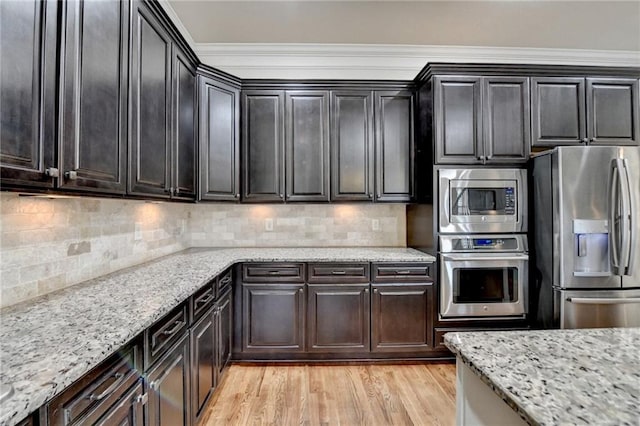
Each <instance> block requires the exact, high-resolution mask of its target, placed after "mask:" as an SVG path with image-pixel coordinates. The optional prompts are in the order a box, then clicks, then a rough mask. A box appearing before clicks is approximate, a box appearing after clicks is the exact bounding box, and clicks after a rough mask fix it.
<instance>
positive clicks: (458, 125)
mask: <svg viewBox="0 0 640 426" xmlns="http://www.w3.org/2000/svg"><path fill="white" fill-rule="evenodd" d="M480 80H481V79H480V77H456V76H453V77H450V76H441V77H434V79H433V93H434V95H433V120H434V126H435V150H436V156H435V161H436V164H477V163H482V157H483V156H484V155H485V154H484V150H483V144H482V122H481V116H482V113H481V108H482V106H481V103H480V96H481V94H480V93H481V92H480V91H481V87H480Z"/></svg>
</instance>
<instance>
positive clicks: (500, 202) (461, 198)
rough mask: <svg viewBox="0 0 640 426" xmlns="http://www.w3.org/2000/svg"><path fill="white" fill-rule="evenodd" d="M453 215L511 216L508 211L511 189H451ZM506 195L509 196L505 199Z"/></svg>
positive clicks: (510, 212)
mask: <svg viewBox="0 0 640 426" xmlns="http://www.w3.org/2000/svg"><path fill="white" fill-rule="evenodd" d="M451 192H452V194H451V195H452V197H451V199H452V200H453V205H452V206H451V211H452V212H453V214H454V215H462V216H465V215H466V216H468V215H475V214H482V215H485V214H513V213H514V212H512V211H510V210H512V209H510V207H511V205H510V204H511V202H510V201H509V202H508V201H507V198H512V197H511V194H513V188H452V191H451ZM507 194H509V195H510V196H509V197H507Z"/></svg>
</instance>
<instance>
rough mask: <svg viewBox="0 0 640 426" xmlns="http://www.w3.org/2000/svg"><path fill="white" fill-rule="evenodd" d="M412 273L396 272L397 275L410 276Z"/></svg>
mask: <svg viewBox="0 0 640 426" xmlns="http://www.w3.org/2000/svg"><path fill="white" fill-rule="evenodd" d="M410 273H411V271H396V274H397V275H409V274H410Z"/></svg>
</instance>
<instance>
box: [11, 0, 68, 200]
mask: <svg viewBox="0 0 640 426" xmlns="http://www.w3.org/2000/svg"><path fill="white" fill-rule="evenodd" d="M62 5H63V4H62V3H59V2H57V1H30V0H27V1H0V62H1V63H2V73H1V79H0V173H1V177H2V185H3V186H5V185H18V186H27V187H29V186H30V187H41V188H53V186H54V184H55V177H57V176H59V169H58V167H57V163H56V157H55V148H56V144H55V141H56V134H55V132H56V79H57V67H56V56H57V47H56V45H57V39H58V32H57V25H56V23H57V14H58V7H61V6H62Z"/></svg>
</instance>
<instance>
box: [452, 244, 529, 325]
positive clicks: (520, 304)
mask: <svg viewBox="0 0 640 426" xmlns="http://www.w3.org/2000/svg"><path fill="white" fill-rule="evenodd" d="M528 262H529V256H528V255H527V254H525V253H450V254H442V255H441V257H440V266H441V268H440V271H441V272H440V273H441V280H440V317H441V318H442V319H447V318H449V319H451V318H469V319H472V318H476V317H477V318H486V317H511V318H513V317H520V318H522V317H524V316H525V315H526V313H527V289H528V285H527V283H528V276H527V271H528V266H527V265H528Z"/></svg>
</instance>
